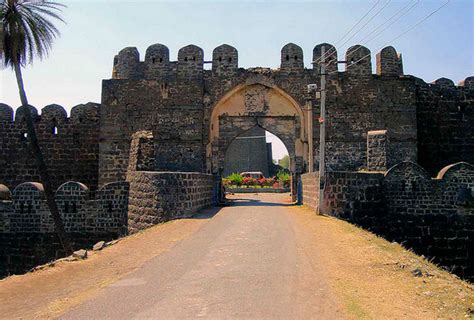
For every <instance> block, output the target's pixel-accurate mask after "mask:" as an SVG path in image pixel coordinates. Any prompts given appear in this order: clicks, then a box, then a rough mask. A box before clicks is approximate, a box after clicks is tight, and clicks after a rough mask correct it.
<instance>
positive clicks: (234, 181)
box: [224, 173, 244, 186]
mask: <svg viewBox="0 0 474 320" xmlns="http://www.w3.org/2000/svg"><path fill="white" fill-rule="evenodd" d="M224 180H228V181H229V184H231V185H236V186H240V185H242V183H243V181H244V178H243V177H242V176H241V175H240V174H238V173H232V174H231V175H230V176H228V177H227V178H224Z"/></svg>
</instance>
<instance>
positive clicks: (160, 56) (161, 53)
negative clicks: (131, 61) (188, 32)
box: [145, 43, 170, 79]
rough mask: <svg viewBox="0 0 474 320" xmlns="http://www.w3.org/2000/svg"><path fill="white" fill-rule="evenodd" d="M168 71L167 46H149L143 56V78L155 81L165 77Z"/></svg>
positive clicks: (168, 52)
mask: <svg viewBox="0 0 474 320" xmlns="http://www.w3.org/2000/svg"><path fill="white" fill-rule="evenodd" d="M169 70H170V50H169V49H168V47H167V46H165V45H163V44H160V43H157V44H154V45H151V46H149V47H148V49H147V50H146V54H145V78H146V79H155V78H157V77H159V75H166V74H168V72H169Z"/></svg>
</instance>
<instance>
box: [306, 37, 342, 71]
mask: <svg viewBox="0 0 474 320" xmlns="http://www.w3.org/2000/svg"><path fill="white" fill-rule="evenodd" d="M323 48H324V55H323V54H322V53H323ZM323 58H324V64H325V66H326V71H327V72H336V71H337V50H336V48H335V47H334V46H333V45H332V44H329V43H321V44H318V45H317V46H315V47H314V49H313V61H312V62H313V68H314V69H316V70H320V69H321V63H322V60H323Z"/></svg>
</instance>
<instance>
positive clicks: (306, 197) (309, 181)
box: [300, 172, 319, 211]
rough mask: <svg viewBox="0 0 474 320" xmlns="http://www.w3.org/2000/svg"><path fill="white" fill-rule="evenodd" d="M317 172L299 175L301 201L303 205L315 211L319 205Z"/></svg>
mask: <svg viewBox="0 0 474 320" xmlns="http://www.w3.org/2000/svg"><path fill="white" fill-rule="evenodd" d="M318 183H319V172H312V173H305V174H302V175H301V193H302V195H301V197H300V198H301V201H302V203H303V204H304V205H306V206H308V207H310V208H311V209H313V210H315V211H317V210H318V206H319V185H318Z"/></svg>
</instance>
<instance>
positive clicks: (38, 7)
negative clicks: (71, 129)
mask: <svg viewBox="0 0 474 320" xmlns="http://www.w3.org/2000/svg"><path fill="white" fill-rule="evenodd" d="M0 1H2V3H1V4H0V25H1V27H0V31H2V32H1V33H0V42H1V44H0V49H1V50H0V59H1V62H2V64H3V66H4V67H11V68H12V69H13V70H14V71H15V76H16V80H17V84H18V90H19V93H20V100H21V105H22V110H23V113H24V116H25V121H26V126H27V133H28V138H29V142H30V148H31V151H32V153H33V155H34V158H35V162H36V166H37V169H38V173H39V175H40V178H41V182H42V184H43V188H44V193H45V197H46V201H47V203H48V207H49V210H50V212H51V215H52V217H53V220H54V225H55V229H56V232H57V234H58V237H59V240H60V242H61V244H62V247H63V249H64V251H66V254H71V252H72V248H71V244H70V242H69V239H68V237H67V235H66V232H65V230H64V224H63V221H62V219H61V215H60V214H59V210H58V206H57V204H56V201H55V199H54V191H53V188H52V185H51V180H50V178H49V173H48V168H47V167H46V163H45V161H44V157H43V153H42V152H41V149H40V146H39V143H38V138H37V135H36V129H35V126H34V124H33V119H32V115H31V111H30V106H29V104H28V99H27V97H26V92H25V86H24V84H23V75H22V68H24V67H25V66H26V65H28V64H31V63H32V62H33V60H34V58H36V57H38V58H40V59H42V58H44V57H46V56H47V55H48V53H49V52H50V51H51V48H52V44H53V40H54V39H55V38H56V37H57V36H59V30H58V29H57V28H56V27H55V26H54V24H53V23H52V22H51V19H54V20H59V21H62V22H64V20H63V19H62V18H61V16H60V14H61V12H62V8H64V7H65V6H64V5H63V4H60V3H57V2H53V1H48V0H0Z"/></svg>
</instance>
